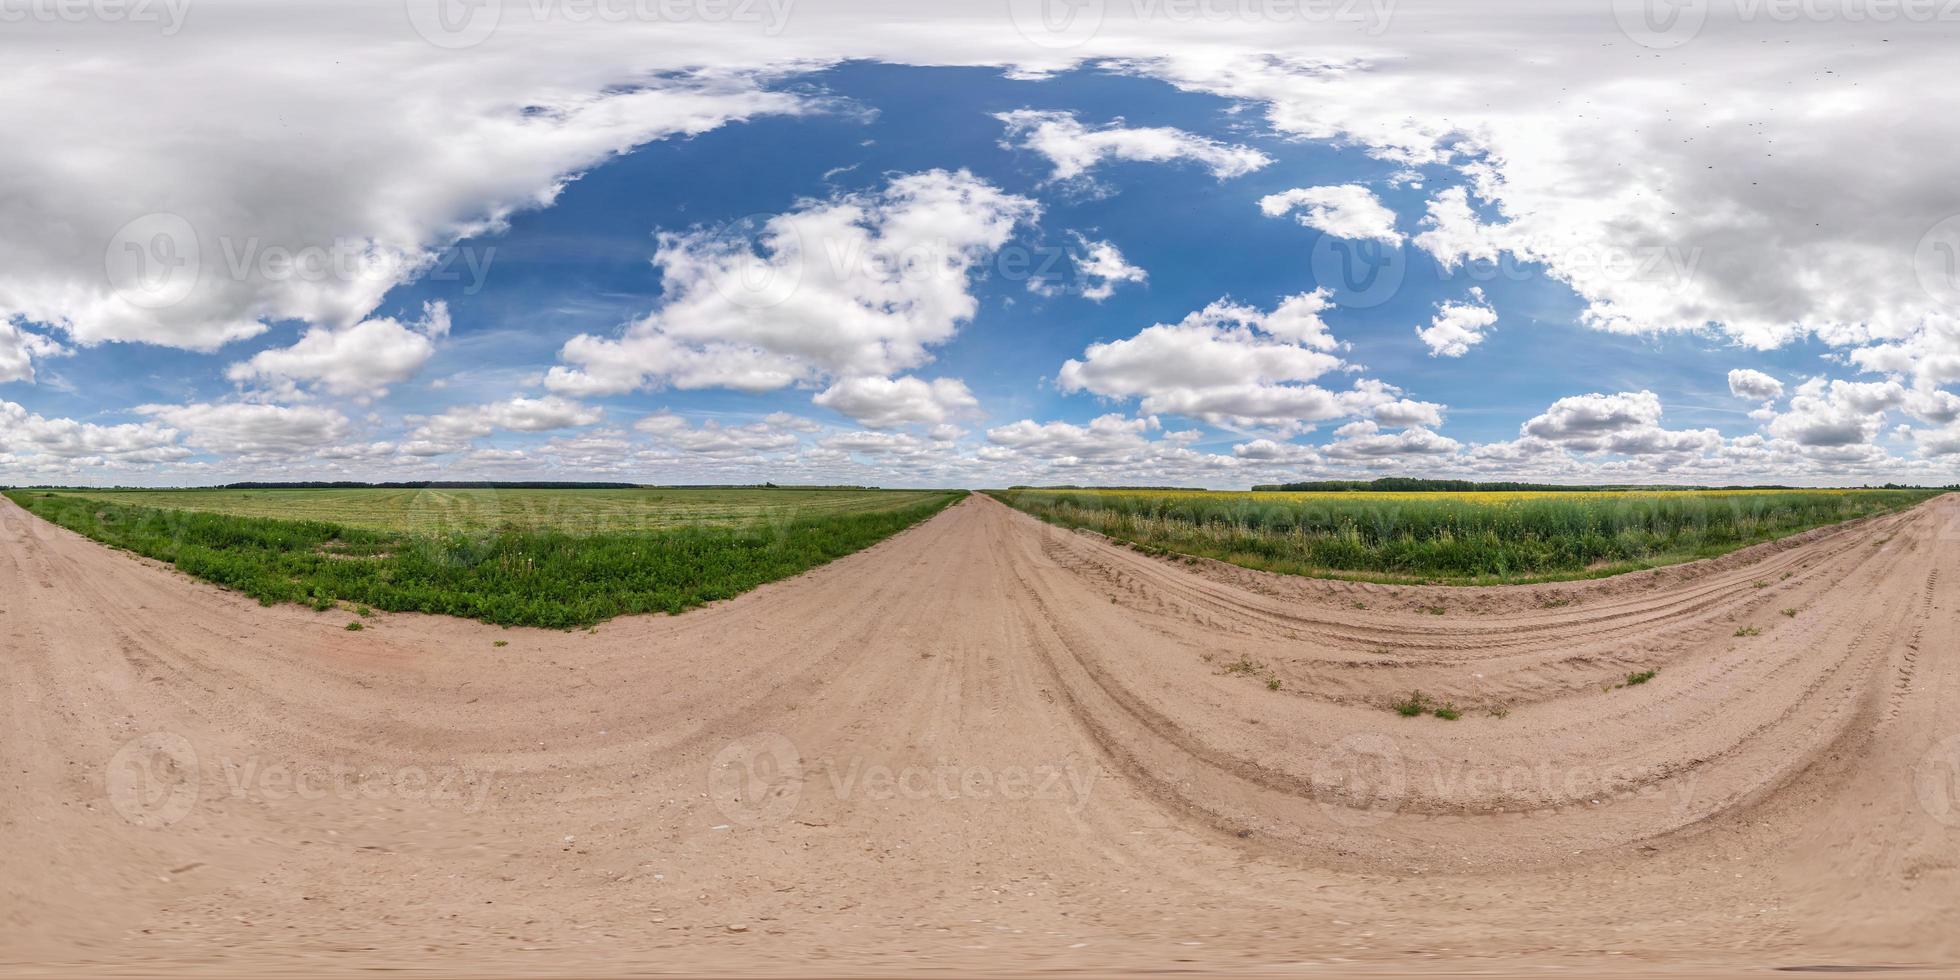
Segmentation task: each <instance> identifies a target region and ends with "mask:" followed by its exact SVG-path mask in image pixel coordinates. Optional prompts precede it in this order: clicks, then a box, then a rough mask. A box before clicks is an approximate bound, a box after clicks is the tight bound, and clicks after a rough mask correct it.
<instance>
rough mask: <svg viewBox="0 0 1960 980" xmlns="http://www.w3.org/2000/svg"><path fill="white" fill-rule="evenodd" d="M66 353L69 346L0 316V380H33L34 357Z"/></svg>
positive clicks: (68, 351)
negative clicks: (22, 327) (64, 345)
mask: <svg viewBox="0 0 1960 980" xmlns="http://www.w3.org/2000/svg"><path fill="white" fill-rule="evenodd" d="M69 353H72V352H71V351H70V350H69V349H68V348H66V347H63V346H61V345H60V344H58V343H55V342H54V341H52V340H50V339H48V338H47V337H44V336H42V335H40V334H38V333H34V332H33V331H31V330H23V329H21V328H20V327H19V326H18V325H17V324H15V323H13V322H12V321H10V320H8V319H6V318H5V317H4V316H0V383H4V382H8V381H32V380H34V361H35V359H37V358H49V357H61V356H63V355H65V354H69Z"/></svg>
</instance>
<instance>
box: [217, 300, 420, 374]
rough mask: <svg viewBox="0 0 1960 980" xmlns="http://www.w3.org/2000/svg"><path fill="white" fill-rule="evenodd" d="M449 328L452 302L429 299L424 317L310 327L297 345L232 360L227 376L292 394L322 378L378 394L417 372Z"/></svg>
mask: <svg viewBox="0 0 1960 980" xmlns="http://www.w3.org/2000/svg"><path fill="white" fill-rule="evenodd" d="M448 333H449V306H448V304H446V303H444V302H442V301H441V300H437V301H435V302H432V303H427V304H424V305H423V307H422V319H420V320H418V321H415V322H413V323H402V322H400V321H398V320H395V319H394V318H392V317H381V318H377V319H372V320H363V321H361V322H360V323H357V324H355V325H353V326H351V327H347V328H345V329H340V330H335V329H332V328H329V327H312V328H309V329H308V330H307V331H306V333H305V334H304V335H303V336H301V337H300V339H299V342H298V343H296V344H294V345H293V346H291V347H284V348H279V349H275V350H268V351H261V352H260V353H259V354H257V355H255V356H254V357H253V358H252V359H251V360H249V361H244V362H242V363H238V364H233V365H232V366H231V368H230V369H229V370H227V371H226V372H225V376H226V377H228V378H230V379H231V380H233V381H236V382H239V383H247V382H258V383H262V384H268V385H271V386H273V387H274V388H275V389H276V390H279V391H281V392H283V393H287V394H290V393H292V392H293V391H294V390H295V385H296V384H297V383H317V384H318V385H319V386H320V387H321V388H322V389H324V390H326V391H327V392H329V393H331V394H335V395H354V396H361V397H367V398H374V397H379V396H381V395H385V394H387V393H388V386H389V385H395V384H400V383H402V382H404V381H407V380H408V379H410V378H412V377H414V376H415V373H416V372H417V371H420V370H421V369H422V365H424V364H427V363H428V361H429V358H431V357H433V356H435V352H436V345H435V341H436V340H437V339H438V338H441V337H443V336H446V335H447V334H448Z"/></svg>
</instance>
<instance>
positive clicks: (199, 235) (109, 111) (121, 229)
mask: <svg viewBox="0 0 1960 980" xmlns="http://www.w3.org/2000/svg"><path fill="white" fill-rule="evenodd" d="M286 9H287V13H289V14H290V15H291V16H290V18H282V19H281V20H280V21H279V22H277V23H275V22H273V21H269V20H266V19H265V18H264V17H263V16H262V15H261V12H260V11H257V10H254V9H252V8H251V7H250V5H245V4H220V5H215V6H202V5H201V6H200V7H199V9H198V10H197V11H196V14H195V16H194V18H193V20H194V25H193V27H192V28H191V29H187V30H183V31H180V32H178V33H175V34H173V35H171V36H168V37H162V36H151V37H147V38H146V37H144V36H143V32H130V31H128V30H118V28H119V27H126V26H127V25H119V24H116V23H108V22H105V21H104V19H101V18H97V19H95V20H93V21H86V22H84V21H74V20H71V19H63V21H61V22H59V23H52V22H51V23H47V24H33V23H29V24H14V25H10V31H9V33H10V35H13V37H12V40H14V41H16V42H18V43H12V44H8V45H7V46H6V61H7V63H8V68H9V84H8V85H7V87H6V90H5V92H4V93H0V130H4V131H5V132H8V133H12V134H33V138H32V139H19V138H15V139H9V140H7V141H5V143H4V144H0V172H4V173H6V174H7V175H8V176H7V180H8V193H6V194H5V195H4V196H0V229H4V230H0V320H4V319H6V318H7V317H8V316H19V317H23V318H25V319H27V320H30V321H33V322H37V323H43V324H49V325H53V326H55V327H57V328H58V329H59V330H61V331H62V332H64V333H65V334H67V336H68V337H70V338H72V339H73V340H74V341H76V342H78V343H80V344H83V345H92V344H97V343H101V342H104V341H141V342H146V343H153V344H163V345H168V346H173V347H183V348H190V349H197V350H212V349H215V348H217V347H219V346H220V345H222V344H225V343H227V342H230V341H234V340H239V339H242V338H247V337H252V336H255V335H258V334H260V333H263V332H264V331H265V330H266V329H267V324H268V323H270V322H273V321H278V320H286V319H293V320H299V321H302V322H304V323H306V324H309V325H312V326H319V327H325V328H329V329H332V330H344V329H346V328H348V327H352V326H353V325H354V324H356V323H359V322H360V321H361V320H363V319H364V318H365V317H367V316H368V314H370V313H371V312H372V311H373V310H374V309H375V307H376V306H377V305H378V304H379V303H380V301H381V298H382V297H383V296H384V295H385V294H386V293H387V292H388V291H389V290H390V289H392V288H393V287H395V286H396V285H398V284H400V283H403V282H406V281H410V280H412V279H415V278H417V277H419V276H421V275H424V274H426V273H428V272H429V271H430V270H431V269H433V268H435V267H436V266H437V265H438V263H440V262H442V260H443V249H444V248H445V247H447V246H448V245H450V244H452V243H454V242H456V241H458V240H459V239H461V238H464V237H467V236H471V235H477V234H481V233H483V232H486V231H490V230H494V229H497V228H499V227H501V226H502V225H503V223H504V222H505V220H506V219H507V218H508V216H509V215H511V214H512V213H514V212H517V211H521V210H524V209H527V208H535V207H538V206H541V205H545V204H548V203H550V202H551V201H552V200H553V199H554V198H555V196H556V195H557V193H558V192H559V190H560V189H561V188H562V187H563V186H564V184H565V182H566V181H567V180H568V179H569V178H570V177H572V176H574V175H576V174H578V173H580V172H581V171H583V170H585V169H587V168H589V167H591V166H593V165H595V164H598V163H601V162H603V161H604V160H606V159H607V158H609V157H610V156H612V155H613V154H615V153H618V152H621V151H623V150H626V149H628V148H630V147H633V146H635V145H638V144H642V143H646V142H648V141H651V140H657V139H662V138H666V137H671V136H682V135H692V134H696V133H702V132H706V131H708V130H712V129H715V128H717V127H719V126H722V125H725V124H727V123H729V122H732V121H737V120H743V119H748V118H752V117H755V116H758V115H765V114H791V113H800V112H807V111H811V110H812V109H813V108H816V107H818V105H820V104H819V103H813V102H811V101H810V100H808V99H805V98H800V97H798V96H796V95H792V94H788V93H777V92H769V91H765V90H763V89H762V88H761V87H760V85H759V83H758V78H759V76H757V75H756V74H754V73H749V72H744V73H731V72H728V71H724V70H704V71H700V72H695V73H691V74H689V73H679V72H675V71H672V70H671V69H677V68H680V67H682V66H680V65H678V64H672V63H670V64H669V65H668V67H667V69H662V68H660V67H659V63H660V62H661V61H663V60H666V59H664V58H661V57H657V56H649V55H648V54H645V53H642V54H634V53H633V52H632V51H631V50H630V47H629V46H628V44H626V43H622V42H625V38H623V37H622V38H616V39H613V41H614V42H615V43H613V44H609V45H607V46H606V48H607V49H606V50H604V51H599V50H590V51H581V52H578V53H574V49H570V48H559V47H557V46H556V45H553V44H549V43H546V44H543V45H542V46H532V45H526V44H523V43H522V42H520V43H519V44H518V45H516V46H513V47H508V48H507V47H501V46H500V45H495V44H493V45H488V46H486V47H485V48H484V49H479V50H474V51H470V52H468V53H467V54H455V53H445V52H441V51H439V50H437V49H435V48H433V47H431V46H429V45H426V44H422V43H419V41H418V39H417V38H416V37H415V36H414V34H413V33H411V31H410V28H409V25H408V23H407V22H406V20H405V19H404V18H403V15H402V11H401V8H400V7H399V6H397V7H395V8H392V9H388V10H382V9H380V8H371V9H368V10H361V9H357V8H356V7H350V6H342V5H331V6H328V5H320V6H315V7H314V8H312V9H311V10H308V9H306V8H304V7H303V6H301V5H298V4H295V5H294V6H292V7H289V8H286ZM506 19H507V20H510V19H512V18H506ZM511 27H512V30H511V31H510V32H509V34H506V35H505V37H506V38H509V37H510V36H511V35H514V34H517V33H520V30H519V27H520V26H519V25H514V24H513V25H511ZM21 30H24V31H26V32H27V33H26V34H19V33H17V32H18V31H21ZM37 31H41V32H46V33H36V32H37ZM150 33H151V34H152V35H154V34H155V32H150ZM533 40H535V38H534V39H533ZM576 47H577V46H574V48H576ZM666 47H668V49H669V50H670V51H672V50H674V49H673V47H672V45H667V46H666ZM78 50H87V51H90V52H91V56H90V57H89V58H88V59H85V60H83V61H77V60H76V59H75V58H74V57H73V52H74V51H78ZM241 51H250V52H251V56H252V58H253V59H254V61H255V63H257V64H261V65H276V66H280V67H279V68H277V69H274V70H264V71H256V72H253V73H252V80H251V82H250V84H239V83H238V81H237V78H236V77H221V75H220V74H214V73H211V72H208V71H204V70H203V67H204V66H208V65H210V64H213V63H218V62H220V61H223V60H226V59H230V58H235V57H237V55H238V53H239V52H241ZM696 53H699V52H696ZM692 63H693V64H700V63H701V62H699V61H695V62H692ZM655 72H659V73H658V74H656V73H655ZM159 78H167V79H170V84H169V88H170V98H169V99H168V100H167V104H164V103H152V104H149V105H147V107H145V106H139V105H138V104H137V103H136V102H134V101H132V100H131V98H130V94H131V93H132V92H141V91H145V90H147V89H149V88H153V87H154V85H155V80H156V79H159ZM384 105H385V106H386V107H387V109H386V111H378V110H377V107H378V106H384ZM37 145H38V146H39V147H41V148H42V149H35V146H37ZM51 146H59V147H61V148H62V152H61V153H48V152H44V150H45V148H46V147H51ZM488 258H489V257H488V256H487V255H486V254H484V253H483V252H482V251H480V250H479V251H473V252H472V253H470V254H468V255H466V256H463V257H461V259H460V260H458V261H456V262H455V263H454V271H456V272H457V274H458V275H459V276H463V277H480V276H481V275H484V274H488V273H489V271H490V270H488V269H485V268H483V266H484V265H486V264H487V263H488ZM105 264H106V266H107V272H108V274H107V275H106V276H105ZM472 265H474V267H472Z"/></svg>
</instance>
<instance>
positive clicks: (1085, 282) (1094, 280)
mask: <svg viewBox="0 0 1960 980" xmlns="http://www.w3.org/2000/svg"><path fill="white" fill-rule="evenodd" d="M1075 243H1076V249H1077V254H1076V256H1075V274H1076V277H1077V278H1078V279H1079V280H1080V283H1079V285H1078V287H1077V289H1076V293H1077V295H1079V296H1081V297H1082V298H1083V299H1086V300H1092V301H1094V302H1097V303H1100V302H1102V301H1103V300H1106V299H1108V298H1109V297H1110V296H1112V295H1114V294H1115V293H1116V287H1117V286H1118V285H1120V284H1122V283H1126V282H1144V281H1146V280H1148V279H1149V278H1150V273H1148V272H1145V271H1143V270H1142V269H1141V268H1138V267H1137V266H1134V265H1131V264H1130V263H1129V262H1128V260H1126V259H1124V258H1123V253H1122V252H1121V251H1119V250H1118V249H1117V248H1116V246H1115V245H1114V244H1111V243H1109V242H1097V241H1090V240H1089V239H1088V238H1086V237H1084V236H1082V235H1080V234H1078V235H1076V236H1075ZM1032 282H1033V280H1030V283H1032Z"/></svg>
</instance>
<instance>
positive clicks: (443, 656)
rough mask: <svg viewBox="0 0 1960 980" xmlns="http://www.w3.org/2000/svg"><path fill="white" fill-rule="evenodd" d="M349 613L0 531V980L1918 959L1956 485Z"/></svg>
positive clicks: (909, 555) (1933, 881)
mask: <svg viewBox="0 0 1960 980" xmlns="http://www.w3.org/2000/svg"><path fill="white" fill-rule="evenodd" d="M1785 610H1788V611H1789V612H1788V613H1787V614H1786V613H1785ZM348 619H349V616H348V615H347V614H346V613H344V612H343V613H316V612H313V611H310V610H305V609H301V608H298V607H290V606H287V607H275V608H261V607H259V606H258V605H256V604H255V603H253V602H251V601H249V600H245V599H242V598H240V597H238V596H236V595H232V594H228V593H225V592H222V591H220V590H218V589H215V588H212V587H209V586H206V585H203V584H200V583H197V582H194V581H192V580H189V579H187V578H185V577H183V576H181V575H178V574H176V573H175V572H173V571H170V570H168V569H164V568H161V567H159V566H157V565H155V564H154V563H150V562H147V561H144V560H141V559H135V558H132V557H130V556H128V555H125V554H120V553H116V552H113V551H110V550H108V549H106V548H103V547H101V546H99V545H96V544H94V543H92V542H89V541H87V540H85V539H82V538H80V537H78V536H76V535H74V534H71V533H69V532H67V531H64V530H61V529H59V528H56V527H53V526H51V525H48V524H46V523H43V522H41V521H39V520H38V519H36V518H34V517H32V516H30V515H28V514H26V513H24V512H23V511H21V510H19V509H18V508H16V507H15V506H14V505H13V504H11V503H6V502H4V501H0V646H3V647H4V656H0V679H4V684H0V831H4V833H5V837H6V847H5V848H4V849H3V850H0V970H7V971H12V972H32V971H35V970H37V969H52V968H54V967H58V966H61V965H71V966H72V965H75V964H88V965H90V966H91V969H92V970H96V971H104V970H108V971H123V972H155V971H158V970H167V969H172V968H195V969H198V970H201V971H205V972H212V971H221V970H232V971H236V972H240V973H255V974H264V973H269V972H304V971H317V970H334V971H342V972H352V971H356V970H362V969H366V968H372V967H379V966H384V965H398V966H402V967H405V968H407V969H410V970H414V969H422V970H429V971H470V972H478V973H484V972H489V973H497V972H508V973H539V972H558V971H564V972H577V971H594V970H598V971H605V972H619V971H629V970H630V971H634V972H659V971H688V970H719V971H728V972H756V971H760V972H771V971H774V972H782V973H796V974H808V973H813V972H826V973H858V972H866V971H887V972H892V973H906V974H912V973H918V972H922V971H927V970H932V971H953V970H974V971H982V970H984V971H991V972H996V973H1010V972H1040V971H1081V972H1085V973H1095V972H1103V971H1110V970H1132V969H1175V970H1181V971H1226V972H1241V973H1254V972H1281V973H1295V972H1297V973H1306V974H1314V975H1329V974H1331V973H1337V972H1371V971H1373V972H1399V971H1423V970H1458V971H1461V970H1472V971H1478V970H1481V971H1489V972H1491V973H1495V974H1498V975H1510V974H1513V973H1518V972H1542V971H1543V970H1547V969H1549V970H1554V971H1556V970H1563V971H1565V972H1570V973H1575V974H1579V975H1604V974H1606V973H1608V972H1611V971H1622V972H1629V973H1632V972H1639V971H1643V970H1673V971H1687V970H1697V971H1699V970H1704V969H1711V968H1712V969H1721V970H1724V971H1739V972H1753V971H1767V970H1770V969H1773V968H1779V967H1784V968H1787V967H1796V966H1822V965H1894V966H1909V967H1918V968H1922V969H1929V970H1934V971H1938V970H1941V969H1942V968H1944V967H1946V966H1948V965H1950V964H1954V963H1956V961H1960V656H1957V651H1956V647H1960V496H1952V495H1950V496H1947V497H1943V498H1939V499H1937V500H1935V501H1932V502H1929V503H1928V504H1926V505H1923V506H1921V507H1919V508H1917V509H1916V510H1913V511H1911V512H1908V513H1905V514H1901V515H1896V516H1891V517H1885V518H1879V519H1875V520H1871V521H1867V522H1863V523H1859V524H1854V525H1850V526H1846V527H1841V528H1836V529H1827V530H1824V531H1819V532H1813V533H1811V534H1808V535H1804V536H1802V537H1801V538H1799V539H1793V540H1791V541H1787V542H1782V543H1778V544H1775V545H1769V546H1763V547H1758V548H1755V549H1750V550H1749V551H1747V552H1742V553H1738V554H1736V555H1731V556H1728V557H1726V558H1723V559H1718V560H1715V561H1711V562H1703V563H1698V564H1695V565H1689V566H1680V567H1676V568H1672V569H1663V570H1657V571H1654V572H1646V573H1640V574H1636V575H1629V576H1622V577H1618V578H1614V579H1609V580H1604V581H1599V582H1588V583H1567V584H1559V585H1545V586H1529V587H1516V588H1490V589H1442V588H1437V589H1425V588H1418V587H1406V586H1380V585H1363V584H1350V583H1341V582H1327V581H1317V580H1305V579H1292V578H1283V577H1278V576H1271V575H1265V574H1261V573H1255V572H1250V571H1246V570H1242V569H1235V568H1231V567H1228V566H1219V565H1215V564H1212V563H1209V562H1196V563H1190V564H1185V563H1179V562H1173V561H1169V560H1164V559H1156V558H1148V557H1144V556H1141V555H1138V554H1136V553H1134V552H1131V551H1129V550H1126V549H1123V548H1119V547H1114V546H1112V545H1110V544H1108V543H1105V542H1103V541H1101V540H1099V539H1096V538H1093V537H1090V536H1086V535H1081V534H1075V533H1070V532H1065V531H1060V530H1056V529H1052V528H1049V527H1047V526H1045V525H1042V524H1039V523H1038V522H1035V521H1033V520H1032V519H1029V518H1027V517H1025V516H1023V515H1020V514H1018V513H1015V512H1013V511H1011V510H1009V509H1008V508H1006V507H1004V506H1002V505H1000V504H998V503H995V502H993V501H991V500H989V499H986V498H983V497H978V496H976V497H973V498H971V499H969V500H967V501H965V502H963V503H961V504H959V505H957V506H955V507H953V508H951V509H950V510H948V511H946V512H945V513H943V514H941V515H940V516H938V517H936V518H934V519H932V520H931V521H929V522H927V523H925V524H923V525H921V526H920V527H918V528H915V529H913V530H911V531H909V532H906V533H904V534H901V535H899V536H898V537H896V538H893V539H891V540H889V541H887V542H885V543H883V544H880V545H878V546H876V547H874V548H871V549H869V550H867V551H864V552H861V553H859V554H856V555H852V556H850V557H848V558H845V559H842V560H840V561H837V562H834V563H832V564H830V565H828V566H825V567H823V568H821V569H818V570H815V571H813V572H811V573H809V574H806V575H804V576H802V577H800V578H797V579H794V580H790V581H786V582H780V583H776V584H774V585H770V586H765V587H763V588H761V589H758V590H756V591H755V592H752V593H749V594H747V595H744V596H742V597H740V598H738V599H735V600H732V601H729V602H725V603H721V604H718V605H715V606H712V607H709V608H705V609H700V610H696V611H693V612H689V613H686V614H684V615H682V616H679V617H639V618H632V619H623V620H617V621H614V622H611V623H608V624H605V625H602V626H600V627H599V628H598V629H597V630H596V631H594V632H591V633H584V632H581V633H557V632H548V631H541V630H501V629H497V628H494V627H490V626H485V625H481V624H478V623H474V622H465V621H457V620H451V619H445V618H439V617H424V616H413V615H380V616H377V617H376V618H375V619H373V620H372V621H370V623H371V625H370V627H369V628H368V629H366V630H364V631H361V632H348V631H346V630H345V629H344V628H343V627H344V626H345V625H346V623H347V621H348ZM499 643H502V644H504V645H497V644H499ZM1649 669H1652V670H1657V671H1658V674H1657V675H1656V676H1655V677H1654V678H1653V680H1652V681H1651V682H1648V683H1645V684H1642V685H1638V686H1632V687H1616V686H1615V685H1616V684H1617V683H1620V682H1622V681H1623V680H1624V678H1625V675H1626V674H1628V673H1630V672H1635V671H1642V670H1649ZM1275 684H1276V685H1277V689H1274V685H1275ZM1414 689H1420V690H1422V691H1423V692H1425V693H1427V694H1429V695H1431V696H1432V697H1434V698H1435V699H1436V700H1437V701H1438V702H1453V703H1455V704H1456V705H1458V706H1459V707H1461V708H1462V709H1463V717H1462V719H1461V720H1458V721H1454V722H1451V721H1445V720H1441V719H1437V718H1434V717H1422V718H1410V719H1405V718H1401V717H1398V716H1397V715H1396V714H1394V713H1393V712H1391V711H1390V710H1388V709H1387V707H1386V705H1387V704H1388V703H1389V702H1390V701H1392V700H1394V699H1396V698H1397V697H1400V696H1403V695H1406V694H1407V693H1408V692H1409V691H1411V690H1414ZM1499 715H1502V716H1501V717H1499Z"/></svg>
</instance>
